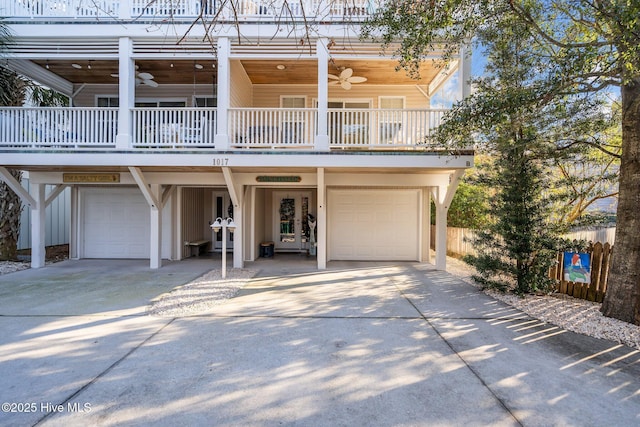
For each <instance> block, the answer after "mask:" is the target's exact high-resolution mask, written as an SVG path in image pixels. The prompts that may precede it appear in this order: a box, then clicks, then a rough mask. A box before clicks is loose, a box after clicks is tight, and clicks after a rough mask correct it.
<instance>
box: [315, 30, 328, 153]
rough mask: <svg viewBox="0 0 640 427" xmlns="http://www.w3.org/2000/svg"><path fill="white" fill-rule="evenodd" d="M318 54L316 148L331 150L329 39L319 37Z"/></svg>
mask: <svg viewBox="0 0 640 427" xmlns="http://www.w3.org/2000/svg"><path fill="white" fill-rule="evenodd" d="M316 52H317V55H318V118H317V127H318V130H317V132H318V133H317V134H316V142H315V149H316V150H323V151H328V150H329V135H328V134H327V129H328V126H327V116H328V114H329V112H328V102H329V76H328V75H329V69H328V67H329V49H328V47H327V40H325V39H322V38H321V39H318V41H317V45H316Z"/></svg>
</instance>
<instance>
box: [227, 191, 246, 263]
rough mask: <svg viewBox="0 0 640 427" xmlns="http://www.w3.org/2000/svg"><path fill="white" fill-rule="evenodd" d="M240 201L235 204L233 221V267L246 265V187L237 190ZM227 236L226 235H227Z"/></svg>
mask: <svg viewBox="0 0 640 427" xmlns="http://www.w3.org/2000/svg"><path fill="white" fill-rule="evenodd" d="M237 196H238V203H237V204H236V205H234V206H233V221H234V222H235V223H236V231H235V236H233V268H243V267H244V255H243V249H242V248H243V247H244V245H243V242H244V227H245V225H246V224H245V221H244V188H240V190H239V191H238V192H237ZM225 237H226V236H225Z"/></svg>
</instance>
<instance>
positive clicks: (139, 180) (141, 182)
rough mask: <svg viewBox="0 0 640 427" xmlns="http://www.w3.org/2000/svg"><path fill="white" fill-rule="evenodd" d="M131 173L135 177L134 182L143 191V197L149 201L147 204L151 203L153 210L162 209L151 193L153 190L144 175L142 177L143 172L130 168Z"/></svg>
mask: <svg viewBox="0 0 640 427" xmlns="http://www.w3.org/2000/svg"><path fill="white" fill-rule="evenodd" d="M129 172H131V176H133V179H134V181H135V182H136V184H138V187H139V188H140V191H142V195H143V196H144V198H145V199H146V200H147V203H149V206H150V207H151V209H162V205H161V204H160V202H159V201H158V199H157V198H156V197H155V196H154V195H153V193H152V192H151V189H150V188H149V185H148V184H147V182H146V181H145V179H144V175H142V171H141V170H140V168H136V167H133V166H129Z"/></svg>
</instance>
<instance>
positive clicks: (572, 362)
mask: <svg viewBox="0 0 640 427" xmlns="http://www.w3.org/2000/svg"><path fill="white" fill-rule="evenodd" d="M101 263H102V264H101V265H104V266H106V267H105V269H103V270H102V271H101V272H100V271H99V270H100V269H97V270H98V272H96V273H92V272H91V268H86V269H84V266H88V264H90V263H88V262H87V263H86V264H85V263H84V262H83V261H75V262H71V261H70V262H67V263H63V264H66V265H67V266H68V267H64V266H61V267H57V268H52V267H47V268H45V269H42V270H40V271H35V270H34V271H27V272H20V273H13V274H11V275H7V276H0V296H2V300H1V302H0V314H2V317H0V322H2V329H3V331H6V332H5V333H3V338H2V339H1V340H0V362H1V363H0V375H2V378H3V387H2V389H1V390H0V395H1V396H2V401H3V402H9V403H11V402H15V403H24V404H31V403H34V404H35V405H34V406H32V407H31V408H33V409H35V410H34V411H24V410H23V411H20V413H18V412H11V411H4V410H3V412H2V413H0V424H2V425H50V426H58V425H59V426H75V425H78V426H81V425H82V426H84V425H161V426H175V425H216V426H238V425H242V426H275V425H290V426H294V425H297V426H354V425H357V426H409V425H414V426H433V425H443V426H458V425H460V426H462V425H464V426H469V425H471V426H473V425H479V426H483V425H492V426H493V425H497V426H500V425H508V426H510V425H526V426H537V425H540V426H543V425H545V426H547V425H580V426H584V425H594V426H596V425H621V426H622V425H637V424H638V423H639V422H640V355H639V354H638V353H639V352H638V351H636V350H633V349H630V348H628V347H624V346H620V345H617V344H615V343H612V342H609V341H604V340H597V339H592V338H587V337H583V336H580V335H576V334H573V333H569V332H565V331H563V330H561V329H558V328H555V327H554V326H552V325H548V324H544V323H541V322H539V321H536V320H535V319H531V318H529V317H528V316H526V315H524V314H523V313H521V312H519V311H517V310H514V309H512V308H511V307H509V306H507V305H504V304H502V303H500V302H497V301H495V300H494V299H492V298H490V297H488V296H486V295H484V294H483V293H481V292H479V291H478V290H477V289H476V288H474V287H472V286H470V285H468V284H465V283H463V282H461V281H459V280H456V279H455V278H454V277H452V276H451V275H449V274H447V273H443V272H439V271H435V270H433V269H432V268H431V267H429V266H426V265H423V264H412V263H394V264H385V263H337V262H334V263H330V268H329V269H328V270H326V271H320V272H318V271H313V269H312V268H309V267H308V266H307V265H302V266H298V267H296V266H295V265H292V266H289V267H286V268H283V267H282V265H280V264H276V263H265V262H257V263H252V264H249V268H253V269H256V270H257V271H258V273H257V275H256V276H255V277H254V279H252V280H251V281H250V282H249V283H248V284H247V286H245V287H244V288H243V289H242V290H241V291H240V293H239V294H238V295H237V296H236V297H235V298H232V299H230V300H227V301H225V302H224V303H222V304H220V305H217V306H214V307H213V308H211V309H210V310H209V311H207V312H206V313H197V314H194V315H189V316H183V317H177V318H163V317H154V316H149V315H147V314H146V308H147V305H148V304H149V303H150V301H151V300H152V299H154V298H156V297H158V296H159V295H160V294H162V293H164V292H167V291H169V290H170V289H171V288H172V287H174V286H177V285H180V284H183V283H185V282H188V281H190V280H192V279H193V278H194V277H197V276H198V275H200V274H202V273H203V272H204V271H206V270H207V269H210V268H211V265H208V264H206V262H205V261H197V262H194V263H190V261H189V260H188V261H186V262H185V261H183V262H182V263H172V264H170V265H168V266H163V268H161V269H159V270H156V271H153V272H152V271H149V270H148V269H145V268H143V267H142V266H143V264H136V263H133V264H131V265H128V266H124V267H123V268H114V264H111V268H110V267H109V265H110V263H111V262H110V261H102V262H101ZM89 267H90V266H89ZM78 270H82V271H83V275H82V278H81V277H80V275H77V276H75V278H73V277H72V276H73V275H74V274H78ZM118 272H119V273H118ZM23 273H24V274H23ZM69 275H71V276H69ZM107 275H109V276H110V278H109V279H108V281H110V282H112V283H106V282H104V276H107ZM12 276H13V277H12ZM70 277H71V278H70ZM60 295H63V296H64V298H65V299H66V302H65V301H60ZM82 295H84V298H83V297H82ZM84 299H86V301H84V303H83V300H84ZM31 408H29V409H31ZM16 409H18V408H17V407H16ZM22 409H24V405H23V407H22Z"/></svg>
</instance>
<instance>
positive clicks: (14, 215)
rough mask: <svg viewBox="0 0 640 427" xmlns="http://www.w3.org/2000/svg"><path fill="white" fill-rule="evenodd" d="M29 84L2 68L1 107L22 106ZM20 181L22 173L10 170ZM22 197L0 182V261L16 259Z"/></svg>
mask: <svg viewBox="0 0 640 427" xmlns="http://www.w3.org/2000/svg"><path fill="white" fill-rule="evenodd" d="M26 88H27V82H26V81H25V80H24V79H23V78H21V77H20V76H19V75H17V74H16V73H14V72H12V71H9V70H7V69H6V68H3V67H0V105H5V106H19V105H22V103H23V101H24V97H25V94H26ZM10 172H11V175H12V176H13V177H14V178H15V179H17V180H18V181H20V180H21V178H22V172H21V171H19V170H16V169H10ZM21 212H22V203H21V201H20V197H18V195H17V194H16V193H14V191H13V190H12V189H11V188H9V186H8V185H7V184H5V183H4V182H0V260H13V259H16V252H17V248H18V246H17V245H18V234H19V233H20V213H21Z"/></svg>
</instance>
